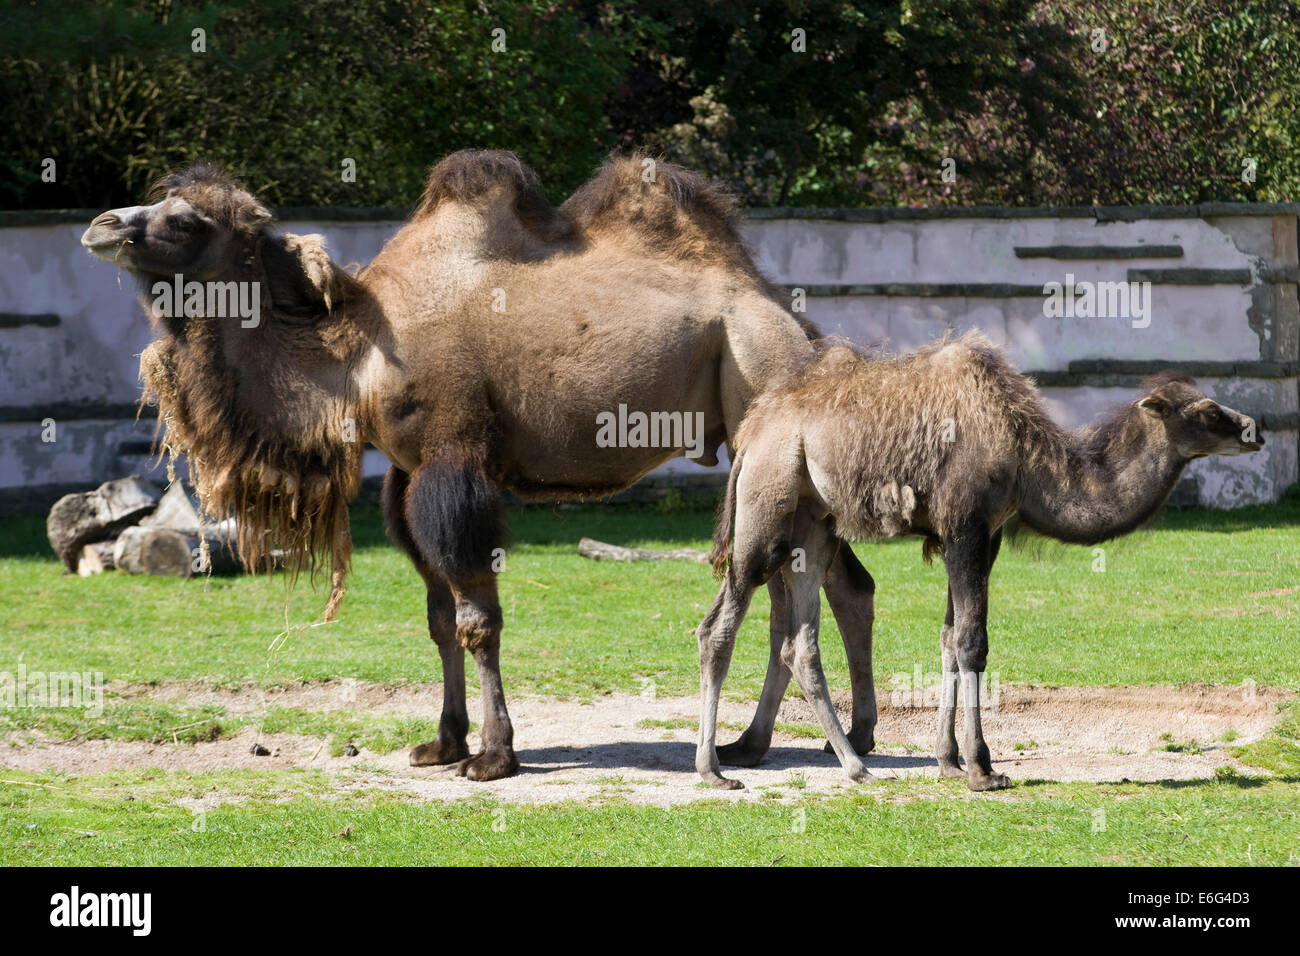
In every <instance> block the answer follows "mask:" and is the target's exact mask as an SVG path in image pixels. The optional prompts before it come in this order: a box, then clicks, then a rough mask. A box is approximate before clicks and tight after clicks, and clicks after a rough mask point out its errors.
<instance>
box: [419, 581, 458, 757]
mask: <svg viewBox="0 0 1300 956" xmlns="http://www.w3.org/2000/svg"><path fill="white" fill-rule="evenodd" d="M425 584H426V586H427V587H428V592H429V593H428V601H427V603H428V616H429V636H430V637H432V638H433V641H434V643H435V644H437V645H438V656H439V657H441V658H442V717H441V719H440V720H439V721H438V739H437V740H433V741H430V742H429V743H427V744H420V745H419V746H417V747H416V748H415V749H413V750H412V751H411V766H412V767H434V766H441V765H443V764H449V763H459V762H460V761H462V760H464V759H465V758H467V757H468V756H469V744H468V743H467V742H466V739H465V737H466V734H468V733H469V713H468V711H467V710H466V708H465V648H464V646H463V645H462V644H461V643H460V641H459V640H457V636H456V602H455V600H454V599H453V598H452V595H451V588H450V587H448V586H447V582H446V581H443V580H441V579H440V578H436V577H433V576H432V575H430V576H428V577H426V578H425Z"/></svg>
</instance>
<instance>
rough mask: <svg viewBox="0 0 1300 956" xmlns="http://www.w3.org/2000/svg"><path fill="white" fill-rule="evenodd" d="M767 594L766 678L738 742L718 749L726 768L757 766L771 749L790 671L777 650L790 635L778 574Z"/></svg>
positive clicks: (786, 600)
mask: <svg viewBox="0 0 1300 956" xmlns="http://www.w3.org/2000/svg"><path fill="white" fill-rule="evenodd" d="M767 593H768V595H769V596H770V597H771V599H772V620H771V625H770V627H769V630H768V644H769V651H768V657H767V676H766V677H764V678H763V693H762V695H761V696H760V697H759V699H758V708H757V710H755V712H754V719H753V721H752V722H751V723H750V725H749V727H747V728H746V729H745V732H744V733H743V734H741V735H740V739H739V740H737V741H735V742H733V743H729V744H725V745H724V746H721V747H719V748H718V759H719V760H720V761H722V763H723V765H724V766H727V767H757V766H758V765H759V763H760V762H761V761H762V759H763V757H765V756H766V755H767V751H768V749H769V748H770V747H771V746H772V732H773V731H774V730H775V729H776V715H777V713H778V712H779V711H780V709H781V701H782V700H783V699H784V698H785V689H786V687H788V686H789V685H790V668H789V666H788V665H787V664H786V662H785V658H784V656H783V655H782V653H781V650H782V648H783V647H785V645H786V642H787V641H788V640H789V639H790V637H791V636H792V633H793V632H792V628H791V621H790V600H789V595H788V594H787V593H786V588H785V582H784V581H783V580H782V579H781V575H779V574H777V575H774V576H773V577H772V579H771V580H769V581H768V582H767Z"/></svg>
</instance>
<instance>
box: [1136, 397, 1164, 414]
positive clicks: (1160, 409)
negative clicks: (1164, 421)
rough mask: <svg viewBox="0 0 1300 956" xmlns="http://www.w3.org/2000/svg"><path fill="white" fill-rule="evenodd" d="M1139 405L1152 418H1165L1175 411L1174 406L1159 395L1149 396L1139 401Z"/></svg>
mask: <svg viewBox="0 0 1300 956" xmlns="http://www.w3.org/2000/svg"><path fill="white" fill-rule="evenodd" d="M1137 405H1138V408H1140V409H1142V411H1144V412H1146V413H1147V414H1148V415H1150V416H1151V417H1152V418H1164V417H1166V416H1167V415H1168V414H1169V413H1170V412H1171V411H1173V406H1172V405H1170V404H1169V402H1167V401H1166V400H1165V399H1163V398H1161V397H1160V396H1159V395H1148V396H1147V397H1146V398H1143V399H1139V401H1138V403H1137Z"/></svg>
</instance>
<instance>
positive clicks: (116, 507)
mask: <svg viewBox="0 0 1300 956" xmlns="http://www.w3.org/2000/svg"><path fill="white" fill-rule="evenodd" d="M161 498H162V493H161V492H160V491H159V490H158V489H157V488H156V487H154V486H153V485H151V484H149V482H147V481H144V480H143V479H141V478H139V477H136V476H135V475H132V476H131V477H130V478H118V479H116V480H114V481H106V482H104V484H102V485H100V486H99V487H98V488H96V489H95V490H94V491H83V492H79V493H78V494H74V495H64V496H63V497H62V498H60V499H59V500H58V501H56V502H55V503H54V507H53V508H51V509H50V513H49V515H48V516H47V517H46V519H45V533H46V536H47V537H48V538H49V539H50V547H51V548H53V549H54V553H55V554H57V555H58V556H59V560H61V561H62V562H63V565H64V567H66V568H67V569H68V570H69V571H76V570H77V563H78V560H79V559H80V557H81V549H82V548H83V547H84V546H86V545H87V544H92V543H94V542H96V541H103V540H105V539H107V538H111V537H113V536H114V535H115V534H117V532H118V531H120V530H121V529H122V528H125V527H127V526H129V525H133V524H136V523H137V522H139V521H140V519H141V518H143V517H144V516H145V515H147V514H149V513H150V512H152V511H153V510H154V508H156V507H157V506H158V501H159V500H160V499H161Z"/></svg>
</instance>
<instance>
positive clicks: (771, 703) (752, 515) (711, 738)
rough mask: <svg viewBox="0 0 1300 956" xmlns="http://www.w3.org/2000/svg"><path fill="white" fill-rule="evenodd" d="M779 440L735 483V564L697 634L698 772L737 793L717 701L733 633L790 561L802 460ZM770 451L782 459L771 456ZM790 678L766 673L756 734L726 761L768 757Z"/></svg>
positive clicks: (778, 630)
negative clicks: (720, 738)
mask: <svg viewBox="0 0 1300 956" xmlns="http://www.w3.org/2000/svg"><path fill="white" fill-rule="evenodd" d="M782 441H783V442H784V444H785V445H786V447H784V448H766V449H764V448H759V447H757V446H759V443H758V442H756V443H755V446H756V449H755V450H756V452H757V454H756V456H755V457H754V458H753V460H752V464H751V459H750V458H749V457H746V459H745V462H744V464H743V465H742V470H741V472H740V474H739V476H738V477H737V483H736V502H735V508H736V514H735V529H736V530H735V540H734V542H733V544H732V549H731V564H730V566H729V567H728V568H727V574H726V578H725V579H724V580H723V583H722V588H721V589H720V590H719V591H718V595H717V597H716V598H715V600H714V602H713V606H712V607H711V608H710V609H709V613H708V614H707V615H706V616H705V618H704V621H703V622H702V623H701V624H700V626H699V627H698V628H697V629H696V637H697V639H698V641H699V647H700V736H699V742H698V746H697V749H696V753H695V767H696V769H697V770H698V771H699V773H700V776H702V777H703V778H704V779H705V781H707V782H708V783H710V784H712V785H713V786H715V787H720V788H727V789H735V788H737V787H739V786H740V784H739V782H738V781H735V780H729V779H727V778H726V777H723V776H722V773H721V762H720V756H721V755H720V754H719V752H718V749H717V746H716V740H717V716H718V698H719V696H720V694H721V688H722V682H723V680H724V679H725V678H726V675H727V668H728V666H729V665H730V662H731V654H732V651H733V649H734V648H735V643H736V632H737V631H738V630H739V629H740V625H741V622H742V621H743V620H744V616H745V612H746V610H747V609H748V608H749V602H750V599H751V598H752V596H753V593H754V591H755V589H757V588H758V587H760V586H761V585H762V584H764V583H765V582H767V581H769V580H771V579H772V577H773V575H774V574H776V572H777V571H778V569H780V567H781V566H782V565H783V564H785V563H786V560H787V559H788V558H789V556H790V535H791V530H792V527H793V519H794V512H795V508H796V506H797V504H798V499H799V480H798V475H799V467H800V466H799V461H800V460H801V459H800V458H799V457H798V446H797V444H796V445H795V446H794V447H793V448H791V447H789V439H788V438H787V437H785V436H783V439H782ZM795 441H796V442H797V438H796V439H795ZM767 452H777V453H775V454H770V455H769V454H767ZM746 454H747V456H748V454H749V453H748V452H747V453H746ZM784 591H785V584H784V582H781V583H780V584H778V586H777V588H776V590H774V591H773V605H774V606H773V617H772V640H773V642H774V644H775V642H776V641H777V639H778V636H779V637H780V639H781V641H782V642H784V641H785V639H786V634H787V630H788V628H787V627H786V626H785V622H786V621H787V620H788V615H787V614H785V613H783V612H782V611H781V610H780V608H781V606H782V605H783V603H784V600H783V595H784ZM774 654H775V652H774ZM778 661H780V659H779V656H778ZM789 679H790V675H789V669H788V668H787V667H785V664H784V662H780V667H779V668H777V667H775V666H769V669H768V680H767V682H766V683H765V684H764V690H763V700H764V702H765V703H764V704H760V710H759V718H758V719H756V720H755V726H754V728H751V730H752V731H753V732H752V734H751V735H750V737H749V740H748V741H745V740H744V739H743V738H742V741H738V742H737V744H733V745H732V746H731V747H730V748H724V749H726V750H728V762H731V761H733V760H736V758H737V756H740V757H742V758H743V759H742V763H743V764H744V765H749V766H752V765H753V764H754V763H757V762H758V759H759V758H761V756H762V754H763V753H765V752H766V751H767V747H768V744H769V743H770V741H771V738H772V724H773V723H774V721H775V719H776V706H777V705H779V703H780V698H781V695H782V694H783V693H784V692H785V685H786V683H788V682H789ZM765 705H766V706H765ZM751 748H752V749H751ZM747 752H748V753H750V754H754V755H755V756H753V758H752V760H751V759H750V758H749V757H748V756H746V753H747Z"/></svg>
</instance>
